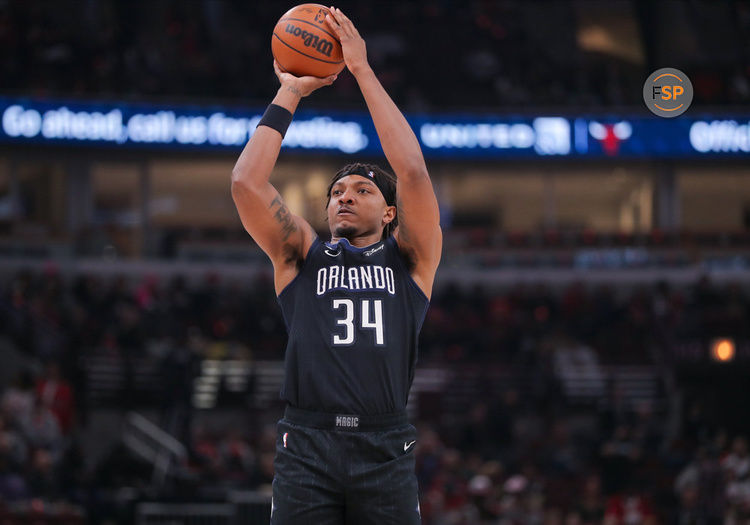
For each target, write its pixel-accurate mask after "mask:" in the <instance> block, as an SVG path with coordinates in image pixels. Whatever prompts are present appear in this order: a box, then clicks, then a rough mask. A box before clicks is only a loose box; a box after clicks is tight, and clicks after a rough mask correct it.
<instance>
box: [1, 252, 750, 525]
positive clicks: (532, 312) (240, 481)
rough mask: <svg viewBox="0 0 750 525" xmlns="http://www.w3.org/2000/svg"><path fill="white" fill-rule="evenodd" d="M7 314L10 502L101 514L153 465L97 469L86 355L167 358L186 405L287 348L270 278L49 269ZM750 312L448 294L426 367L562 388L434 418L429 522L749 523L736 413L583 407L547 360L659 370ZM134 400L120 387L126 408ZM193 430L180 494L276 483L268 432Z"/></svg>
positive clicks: (618, 293) (713, 304)
mask: <svg viewBox="0 0 750 525" xmlns="http://www.w3.org/2000/svg"><path fill="white" fill-rule="evenodd" d="M0 312H1V313H2V315H0V333H2V334H5V336H6V337H7V339H6V342H10V343H12V344H13V346H14V347H15V348H17V349H19V350H20V352H21V354H22V355H23V356H25V358H27V361H26V362H28V363H34V364H35V366H34V368H33V370H34V372H33V373H30V372H29V371H28V369H27V368H23V369H22V372H21V373H19V374H18V375H17V376H16V379H15V380H14V381H13V382H12V384H8V385H6V386H5V388H4V389H3V391H2V405H1V406H2V412H0V502H5V503H0V505H3V504H12V503H13V502H18V501H27V500H28V499H29V498H31V499H32V500H39V501H68V502H75V503H77V504H78V505H80V506H81V507H82V508H86V509H87V512H88V513H89V514H90V515H93V516H103V515H106V514H107V512H109V510H107V509H110V510H111V506H108V505H105V504H104V503H103V501H107V500H106V498H104V496H102V493H101V491H104V490H110V491H113V492H116V491H117V490H118V487H121V486H130V487H133V486H136V487H138V486H142V487H143V486H147V485H148V482H149V480H150V479H151V474H152V470H150V468H149V466H148V465H146V464H145V463H144V462H142V461H140V460H136V459H135V458H132V457H130V455H129V454H128V453H127V451H126V450H125V449H124V448H122V446H120V447H118V448H116V449H114V450H113V451H112V452H111V453H109V454H106V455H105V456H104V457H103V458H102V459H101V461H100V462H99V463H98V464H97V465H95V466H93V467H91V466H89V467H85V466H84V462H83V459H82V458H83V453H82V452H81V440H80V437H81V435H83V433H85V431H86V429H87V427H88V425H89V419H90V417H91V412H92V410H91V407H90V406H89V404H88V402H87V398H88V385H87V378H86V368H85V363H86V360H87V359H88V358H89V357H91V356H101V355H113V356H120V357H121V358H124V361H123V362H127V356H141V357H144V358H149V356H150V357H151V358H152V359H159V360H161V367H162V369H163V370H164V377H163V378H162V380H161V382H162V383H163V386H164V389H163V392H162V396H164V398H179V400H182V402H184V403H185V404H186V405H189V404H190V399H191V397H190V391H191V388H192V387H191V385H192V384H193V379H194V378H195V368H194V367H193V366H192V365H191V364H190V363H191V362H192V363H195V362H199V361H200V360H201V359H203V358H209V357H210V358H212V359H241V360H247V361H250V362H252V360H254V359H279V358H280V357H281V353H282V351H281V349H282V348H283V346H284V342H285V334H284V328H283V326H284V325H283V322H282V319H281V317H280V313H279V310H278V307H277V305H276V304H275V303H274V293H273V286H272V282H271V280H270V278H269V276H267V275H265V276H263V275H261V276H259V277H257V279H255V280H254V281H252V282H251V283H240V282H237V281H233V280H231V279H228V278H221V277H220V276H217V275H209V276H207V277H205V278H204V279H202V280H192V281H191V280H188V279H185V278H182V277H174V278H170V279H165V280H160V279H159V278H157V277H155V276H146V277H139V278H136V279H129V278H127V277H125V276H119V277H103V276H97V275H93V274H81V275H78V276H75V277H73V278H64V277H63V276H62V275H61V274H60V272H59V271H57V269H56V268H54V267H50V268H48V269H47V270H45V271H44V272H40V273H34V272H22V273H19V274H16V275H13V276H9V277H7V278H4V279H3V280H2V293H1V294H0ZM748 318H750V300H749V298H748V295H747V292H746V290H744V289H742V288H741V287H739V286H736V285H732V286H718V285H715V284H712V283H711V282H709V281H708V280H706V279H703V280H701V281H699V282H698V283H696V284H695V285H693V286H692V287H687V288H681V287H670V286H668V285H667V284H665V283H661V284H659V285H657V286H653V287H646V286H644V287H641V288H635V289H632V288H627V289H621V288H615V287H600V288H591V287H586V286H584V285H582V284H578V285H571V286H567V287H564V288H562V289H559V288H550V287H545V286H541V285H539V286H533V287H525V286H515V287H512V288H510V289H498V290H492V289H491V288H488V287H481V288H480V287H476V288H471V289H465V288H460V287H458V286H454V285H445V286H443V287H441V288H439V289H438V290H437V291H436V293H435V294H434V296H433V300H432V303H431V308H430V310H429V314H428V316H427V319H426V321H425V325H424V328H423V336H422V340H421V361H420V362H421V363H425V362H427V363H432V364H435V363H446V364H451V365H452V364H462V363H463V364H471V363H473V364H482V365H485V364H487V365H491V364H496V363H506V364H509V365H519V364H520V365H522V366H523V367H525V369H527V370H530V371H531V372H530V373H531V375H530V376H529V377H531V378H534V379H533V381H535V382H545V381H547V382H549V383H550V385H547V387H540V388H536V387H535V388H534V389H532V391H533V392H534V393H533V395H527V393H526V390H523V391H522V390H518V389H515V388H513V387H511V386H509V387H508V388H507V389H505V390H503V392H502V393H501V394H500V395H491V396H489V397H483V398H482V399H481V400H480V399H476V400H475V402H474V403H473V404H472V405H471V406H470V407H469V408H468V409H467V410H465V411H459V412H455V413H448V412H446V411H443V412H444V413H442V414H441V415H440V417H435V418H426V419H425V420H424V421H421V422H419V424H418V428H419V429H420V433H421V435H420V438H419V446H418V448H417V452H416V454H417V465H418V468H417V474H418V477H419V481H420V486H421V491H422V514H423V516H424V523H425V524H440V525H442V524H475V523H481V524H496V523H497V524H516V523H518V524H533V523H545V524H554V523H565V524H571V525H572V524H594V523H606V524H626V523H675V524H683V523H685V524H688V523H690V524H703V523H706V524H710V523H726V524H734V523H744V521H742V520H746V519H748V518H750V458H749V457H748V453H747V442H746V439H745V438H744V437H742V436H741V435H738V434H737V424H738V423H737V422H728V423H731V424H730V426H729V427H727V426H722V425H721V424H720V423H721V422H720V421H719V422H717V418H716V415H715V414H708V413H707V412H708V411H709V409H708V408H707V407H706V406H705V405H702V404H701V402H700V400H699V399H693V398H690V399H689V400H688V401H687V402H686V405H685V406H684V407H683V410H682V411H681V412H682V416H681V420H680V421H681V422H679V421H678V422H677V423H675V422H674V420H672V419H671V418H668V417H666V407H664V406H661V405H657V404H653V403H651V404H649V403H641V404H637V405H633V404H626V403H624V401H623V400H622V399H619V398H618V397H617V396H611V395H607V396H604V397H603V398H602V399H601V402H600V403H599V404H598V405H597V406H595V407H586V408H581V407H576V406H574V405H572V404H570V403H567V402H566V400H565V398H564V395H562V394H561V393H560V392H561V391H560V389H559V388H556V387H555V385H554V382H555V378H554V377H551V376H550V374H549V370H550V368H551V362H552V361H553V360H554V359H555V355H556V354H560V355H564V348H566V347H568V348H569V347H570V346H571V345H579V346H580V347H583V348H586V349H588V350H587V351H589V352H591V353H593V355H595V356H596V359H598V360H600V361H601V362H603V363H628V364H634V363H635V364H644V365H646V364H651V365H653V366H654V367H656V368H658V367H659V366H662V365H664V363H665V362H666V363H668V362H669V360H670V357H669V350H670V348H673V347H674V348H677V347H678V346H679V345H680V344H681V343H682V342H690V341H702V342H707V341H708V340H709V339H710V337H711V336H712V335H713V334H717V333H720V334H722V335H724V336H731V337H734V338H736V340H738V341H746V340H747V339H748V336H749V335H750V334H748V330H750V329H749V328H748V326H747V323H746V320H747V319H748ZM165 347H168V348H171V350H165ZM654 349H657V351H654ZM665 360H666V361H665ZM660 363H661V364H660ZM42 364H44V365H43V366H42ZM537 386H538V385H537ZM131 388H135V387H134V386H133V385H131ZM132 393H133V392H130V393H129V394H127V393H126V395H131V396H132ZM179 400H173V401H174V402H178V401H179ZM163 402H164V400H163V399H161V400H160V401H154V404H153V405H152V406H151V407H150V408H151V409H158V408H163V406H162V405H161V404H160V403H163ZM129 407H131V405H130V404H129V403H128V400H127V399H125V398H123V399H122V400H121V402H120V403H119V408H122V409H127V408H129ZM140 408H149V407H140ZM709 416H710V417H709ZM739 424H740V426H741V423H739ZM731 425H734V426H731ZM730 427H731V430H729V429H730ZM181 438H182V439H183V441H184V442H185V443H186V444H187V445H188V450H189V453H188V455H187V456H186V457H185V459H184V461H183V463H182V464H181V465H180V466H179V467H180V468H179V472H180V475H179V476H178V478H179V483H178V484H179V490H178V493H179V494H182V496H183V497H192V498H199V495H200V494H201V490H204V489H205V488H206V487H211V488H212V490H217V489H219V488H222V487H223V488H227V489H229V488H232V487H235V488H236V487H241V488H261V489H262V488H264V487H267V486H268V484H269V483H270V480H271V479H272V476H273V451H274V442H275V439H276V436H275V432H274V429H273V428H254V429H252V430H251V431H249V432H247V433H243V432H241V431H239V430H238V429H237V428H234V427H233V426H232V425H228V426H225V427H217V428H209V427H207V426H205V425H203V424H196V425H189V420H188V427H187V428H186V431H185V434H184V435H181ZM173 496H174V494H173ZM0 510H1V507H0Z"/></svg>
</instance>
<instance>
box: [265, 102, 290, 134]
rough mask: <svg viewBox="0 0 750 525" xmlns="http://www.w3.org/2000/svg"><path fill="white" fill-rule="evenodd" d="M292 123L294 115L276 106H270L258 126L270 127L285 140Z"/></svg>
mask: <svg viewBox="0 0 750 525" xmlns="http://www.w3.org/2000/svg"><path fill="white" fill-rule="evenodd" d="M291 123H292V113H291V112H290V111H289V110H288V109H286V108H282V107H281V106H279V105H276V104H269V105H268V107H267V108H266V111H265V113H263V116H262V117H261V118H260V122H258V126H268V127H269V128H273V129H275V130H276V131H278V132H279V133H281V138H284V135H285V134H286V130H287V128H288V127H289V124H291Z"/></svg>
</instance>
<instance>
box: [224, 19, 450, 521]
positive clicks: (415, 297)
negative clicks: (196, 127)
mask: <svg viewBox="0 0 750 525" xmlns="http://www.w3.org/2000/svg"><path fill="white" fill-rule="evenodd" d="M327 20H328V22H329V24H331V26H332V27H333V29H334V31H335V32H336V34H337V36H338V37H339V39H340V41H341V45H342V48H343V53H344V60H345V62H346V66H347V67H348V68H349V71H350V72H351V73H352V74H353V75H354V78H355V79H356V80H357V83H358V84H359V87H360V90H361V92H362V95H363V96H364V99H365V101H366V102H367V107H368V109H369V111H370V114H371V116H372V119H373V121H374V124H375V128H376V130H377V133H378V136H379V137H380V141H381V144H382V146H383V151H384V153H385V156H386V158H387V159H388V162H389V163H390V165H391V166H392V167H393V170H394V171H395V173H396V177H395V178H394V177H393V176H392V175H390V174H388V173H387V172H385V171H384V170H382V169H380V168H378V167H377V166H375V165H369V164H359V163H357V164H350V165H348V166H346V167H345V168H343V169H342V170H340V171H339V172H338V173H336V174H335V176H334V177H333V180H332V181H331V185H330V187H329V189H328V204H327V216H328V224H329V227H330V230H331V240H330V241H328V242H323V241H322V240H320V239H319V238H317V237H316V235H315V233H314V231H313V229H312V228H311V227H310V225H309V224H308V223H307V222H306V221H305V220H304V219H302V218H301V217H298V216H296V215H294V214H292V213H291V212H290V211H289V210H288V208H287V206H286V204H285V203H284V201H283V200H282V198H281V197H280V195H279V193H278V192H277V191H276V190H275V189H274V187H273V186H272V185H271V184H270V183H269V177H270V175H271V171H272V169H273V167H274V164H275V162H276V158H277V157H278V154H279V149H280V147H281V141H282V138H283V135H284V132H285V131H286V128H287V126H288V125H289V123H290V122H291V120H292V114H293V113H294V111H295V109H296V107H297V105H298V104H299V101H300V99H301V98H303V97H305V96H307V95H309V94H310V93H312V92H313V91H315V90H316V89H318V88H320V87H322V86H325V85H328V84H331V83H332V82H333V81H334V80H335V76H331V77H328V78H326V79H319V78H315V77H294V76H292V75H290V74H288V73H284V72H282V71H281V70H280V69H279V67H278V64H276V63H274V69H275V71H276V74H277V76H278V78H279V80H280V82H281V87H280V88H279V91H278V93H277V94H276V97H275V98H274V99H273V103H272V104H271V105H270V106H269V107H268V109H267V110H266V112H265V114H264V116H263V118H262V119H261V121H260V123H259V124H258V127H257V129H256V130H255V133H254V134H253V136H252V138H251V139H250V141H249V142H248V144H247V146H246V147H245V149H244V151H243V152H242V154H241V155H240V157H239V159H238V160H237V164H236V166H235V168H234V170H233V173H232V197H233V198H234V202H235V204H236V206H237V210H238V211H239V214H240V217H241V219H242V223H243V225H244V227H245V229H246V230H247V231H248V233H250V235H251V236H252V237H253V239H255V241H256V242H257V243H258V245H260V247H261V248H262V249H263V250H264V251H265V252H266V254H268V256H269V257H270V258H271V261H272V262H273V267H274V279H275V286H276V293H277V295H278V300H279V303H280V305H281V309H282V312H283V314H284V319H285V322H286V326H287V330H288V332H289V342H288V345H287V348H286V355H285V369H286V370H285V380H284V386H283V389H282V392H281V395H282V398H283V399H285V400H286V402H287V408H286V410H285V413H284V418H283V419H281V420H280V421H279V424H278V439H277V445H276V458H275V462H274V465H275V477H274V481H273V500H272V504H271V523H272V524H276V525H290V524H301V523H305V524H315V525H328V524H344V523H346V524H357V525H362V524H373V525H374V524H377V525H386V524H413V523H419V522H420V515H419V503H418V498H417V480H416V476H415V473H414V446H415V443H416V429H415V428H414V427H413V426H412V425H410V424H409V423H408V421H407V418H406V414H405V411H404V409H405V407H406V402H407V397H408V393H409V388H410V386H411V382H412V379H413V377H414V367H415V364H416V360H417V337H418V333H419V330H420V328H421V325H422V321H423V320H424V316H425V313H426V310H427V306H428V302H429V297H430V293H431V290H432V283H433V279H434V276H435V271H436V269H437V266H438V262H439V260H440V252H441V246H442V234H441V230H440V226H439V216H438V205H437V200H436V198H435V194H434V192H433V189H432V184H431V182H430V178H429V176H428V174H427V169H426V167H425V163H424V159H423V157H422V153H421V150H420V147H419V143H418V142H417V139H416V137H415V136H414V133H413V132H412V130H411V128H410V127H409V125H408V124H407V122H406V119H405V118H404V116H403V115H402V114H401V112H400V111H399V110H398V108H397V107H396V105H395V104H394V103H393V101H392V100H391V98H390V97H389V96H388V94H387V93H386V91H385V90H384V89H383V86H382V85H381V84H380V82H379V81H378V79H377V77H376V76H375V74H374V73H373V71H372V69H370V67H369V65H368V62H367V55H366V50H365V42H364V40H363V39H362V38H361V37H360V35H359V33H358V32H357V30H356V29H355V27H354V25H353V24H352V22H351V21H350V20H349V19H348V18H347V17H346V16H344V14H343V13H342V12H341V11H340V10H339V9H334V8H331V9H330V14H329V15H328V17H327ZM396 224H398V225H397V226H396Z"/></svg>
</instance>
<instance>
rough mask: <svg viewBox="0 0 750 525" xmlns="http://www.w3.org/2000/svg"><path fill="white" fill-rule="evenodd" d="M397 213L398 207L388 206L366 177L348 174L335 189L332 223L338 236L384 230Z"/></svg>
mask: <svg viewBox="0 0 750 525" xmlns="http://www.w3.org/2000/svg"><path fill="white" fill-rule="evenodd" d="M394 216H395V207H394V206H388V204H387V203H386V202H385V199H384V198H383V194H382V193H380V190H379V189H378V187H377V186H376V185H375V183H374V182H372V181H370V180H368V179H366V178H365V177H361V176H359V175H347V176H346V177H341V178H340V179H339V180H337V181H336V183H335V184H334V185H333V187H332V188H331V199H330V200H329V201H328V224H329V227H330V228H331V234H333V235H334V236H336V237H346V238H351V237H355V236H363V235H369V234H372V233H381V232H382V231H383V226H385V225H386V224H387V223H389V222H390V221H392V220H393V218H394Z"/></svg>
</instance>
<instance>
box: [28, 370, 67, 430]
mask: <svg viewBox="0 0 750 525" xmlns="http://www.w3.org/2000/svg"><path fill="white" fill-rule="evenodd" d="M36 395H37V397H38V398H39V399H40V400H41V402H42V403H43V404H44V405H45V406H46V407H48V408H49V409H50V411H51V412H52V413H53V414H54V416H55V418H56V419H57V423H58V425H59V426H60V431H61V432H62V433H63V435H67V434H68V432H70V428H71V425H72V424H73V413H74V404H73V389H72V388H70V384H69V383H68V382H67V381H66V380H65V379H63V378H62V377H61V376H60V367H59V366H58V365H57V363H49V364H48V365H47V369H46V371H45V375H44V376H43V377H41V378H40V379H39V380H38V381H37V383H36Z"/></svg>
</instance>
